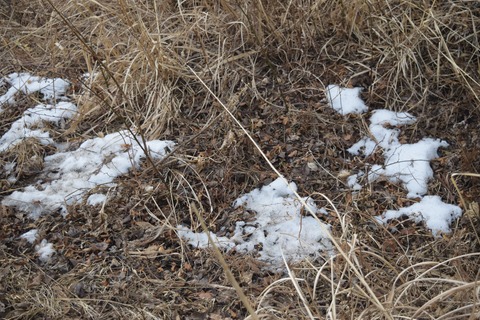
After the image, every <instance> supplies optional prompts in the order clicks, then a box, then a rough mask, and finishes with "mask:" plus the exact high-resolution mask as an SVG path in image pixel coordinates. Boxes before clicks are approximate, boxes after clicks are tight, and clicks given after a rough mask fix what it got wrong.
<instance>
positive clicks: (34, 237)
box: [20, 229, 38, 243]
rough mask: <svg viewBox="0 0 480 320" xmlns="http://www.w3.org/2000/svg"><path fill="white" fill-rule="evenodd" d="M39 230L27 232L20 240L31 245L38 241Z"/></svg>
mask: <svg viewBox="0 0 480 320" xmlns="http://www.w3.org/2000/svg"><path fill="white" fill-rule="evenodd" d="M37 234H38V229H32V230H30V231H27V232H25V233H24V234H22V235H21V236H20V238H22V239H25V240H27V241H28V242H29V243H34V242H35V240H37Z"/></svg>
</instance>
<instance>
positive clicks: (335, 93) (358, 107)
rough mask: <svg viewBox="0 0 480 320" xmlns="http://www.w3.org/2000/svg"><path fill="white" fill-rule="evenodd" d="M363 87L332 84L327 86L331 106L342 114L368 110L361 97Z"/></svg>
mask: <svg viewBox="0 0 480 320" xmlns="http://www.w3.org/2000/svg"><path fill="white" fill-rule="evenodd" d="M360 92H362V88H342V87H339V86H337V85H334V84H331V85H329V86H328V87H327V90H326V94H327V100H328V103H329V104H330V106H331V107H332V108H333V109H335V111H337V112H338V113H340V114H342V115H347V114H349V113H363V112H366V111H367V110H368V108H367V106H366V105H365V103H364V102H363V100H362V99H361V98H360Z"/></svg>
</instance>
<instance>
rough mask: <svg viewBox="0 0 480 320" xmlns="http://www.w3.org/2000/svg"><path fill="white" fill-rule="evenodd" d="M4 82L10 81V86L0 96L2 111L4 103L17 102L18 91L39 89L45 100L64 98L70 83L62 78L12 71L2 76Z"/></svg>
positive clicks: (31, 91) (26, 92) (29, 91)
mask: <svg viewBox="0 0 480 320" xmlns="http://www.w3.org/2000/svg"><path fill="white" fill-rule="evenodd" d="M2 83H8V84H9V85H10V88H9V89H8V90H7V92H6V93H5V94H4V95H3V96H0V112H1V111H2V108H1V107H2V105H4V104H13V103H15V95H16V94H17V92H23V93H24V94H30V93H34V92H37V91H39V92H40V93H41V94H42V95H43V97H42V99H43V100H44V101H48V100H54V99H62V98H64V96H65V93H66V92H67V89H68V87H69V86H70V83H69V82H68V81H65V80H63V79H60V78H54V79H48V78H41V77H36V76H32V75H30V74H29V73H12V74H10V75H8V76H6V77H3V78H2Z"/></svg>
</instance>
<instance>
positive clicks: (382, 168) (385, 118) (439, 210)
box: [347, 110, 461, 234]
mask: <svg viewBox="0 0 480 320" xmlns="http://www.w3.org/2000/svg"><path fill="white" fill-rule="evenodd" d="M415 121H416V118H415V117H414V116H412V115H411V114H409V113H407V112H393V111H390V110H375V111H373V112H372V115H371V117H370V125H369V129H370V134H371V135H372V138H373V139H372V138H371V137H364V138H362V139H361V140H360V141H358V142H357V143H355V144H354V145H353V146H352V147H350V148H349V149H348V150H347V151H348V152H350V153H351V154H353V155H364V156H369V155H371V154H372V153H373V152H374V151H375V150H376V148H377V147H380V148H381V149H382V152H383V156H384V159H385V162H384V163H383V164H381V165H380V164H374V165H372V166H371V167H370V170H369V172H368V175H367V177H368V179H367V180H368V182H370V183H372V182H374V181H376V180H378V179H380V178H382V177H386V178H387V179H389V180H390V181H391V182H393V183H401V184H402V186H403V187H404V188H405V189H406V190H407V197H408V198H421V201H420V202H419V203H417V204H414V205H413V206H410V207H407V208H400V209H399V210H388V211H386V212H385V213H384V214H382V215H381V216H380V217H377V220H378V221H379V222H387V221H388V220H389V219H393V218H398V217H400V216H402V215H408V216H411V217H414V218H415V221H416V222H420V221H425V224H426V226H427V227H428V228H429V229H431V230H432V232H433V233H434V234H438V233H439V232H449V231H450V229H449V224H450V223H451V222H452V220H453V219H454V218H456V217H458V216H460V214H461V209H460V208H459V207H457V206H454V205H450V204H446V203H443V202H442V200H441V198H440V197H438V196H425V195H426V194H427V193H428V182H429V181H430V180H431V179H432V178H433V170H432V168H431V167H430V160H433V159H436V158H438V153H437V150H438V148H440V147H448V143H447V142H446V141H443V140H439V139H433V138H423V139H421V140H420V141H418V142H416V143H412V144H402V143H401V142H400V141H399V135H400V129H399V127H401V126H405V125H409V124H413V123H415ZM363 174H364V173H363V172H362V171H360V172H359V173H357V174H354V175H351V176H349V177H348V178H347V185H348V186H349V187H350V188H351V189H353V190H354V191H358V190H360V189H361V185H360V184H359V183H358V178H359V177H361V176H362V175H363ZM424 196H425V197H424Z"/></svg>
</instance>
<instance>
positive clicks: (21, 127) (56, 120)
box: [0, 97, 77, 152]
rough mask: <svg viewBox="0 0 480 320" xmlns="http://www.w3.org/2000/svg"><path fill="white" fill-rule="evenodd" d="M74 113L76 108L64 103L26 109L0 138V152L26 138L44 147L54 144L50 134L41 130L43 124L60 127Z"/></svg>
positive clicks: (71, 104)
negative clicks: (36, 141) (33, 139)
mask: <svg viewBox="0 0 480 320" xmlns="http://www.w3.org/2000/svg"><path fill="white" fill-rule="evenodd" d="M0 98H1V97H0ZM76 113H77V106H75V105H74V104H73V103H70V102H65V101H61V102H59V103H57V104H55V105H49V104H47V105H44V104H39V105H37V106H35V107H33V108H30V109H28V110H27V111H25V112H24V114H23V116H22V117H21V118H20V119H18V120H17V121H15V122H14V123H13V124H12V126H11V127H10V129H9V130H8V131H7V132H6V133H5V134H4V135H3V136H2V137H1V138H0V152H3V151H5V150H8V149H9V148H11V147H13V146H14V145H16V144H18V143H20V142H21V141H22V140H24V139H26V138H36V139H38V140H39V141H40V143H41V144H44V145H49V144H54V141H53V140H52V139H51V138H50V134H49V133H48V132H47V131H44V130H43V129H42V128H43V122H50V123H52V124H54V125H56V126H57V127H60V126H63V125H64V123H65V121H66V120H67V119H71V118H73V117H74V116H75V114H76Z"/></svg>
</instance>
